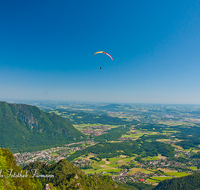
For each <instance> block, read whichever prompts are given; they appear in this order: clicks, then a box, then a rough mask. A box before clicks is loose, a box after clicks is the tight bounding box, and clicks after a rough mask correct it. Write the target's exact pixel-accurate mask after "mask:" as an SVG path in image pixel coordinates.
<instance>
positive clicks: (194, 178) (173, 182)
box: [154, 173, 200, 190]
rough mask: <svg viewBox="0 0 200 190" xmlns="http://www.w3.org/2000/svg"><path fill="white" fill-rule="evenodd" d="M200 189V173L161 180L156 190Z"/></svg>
mask: <svg viewBox="0 0 200 190" xmlns="http://www.w3.org/2000/svg"><path fill="white" fill-rule="evenodd" d="M190 189H191V190H199V189H200V173H196V174H192V175H189V176H185V177H180V178H173V179H167V180H164V181H162V182H160V183H159V184H158V185H157V186H156V187H155V188H154V190H190Z"/></svg>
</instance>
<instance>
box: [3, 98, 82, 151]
mask: <svg viewBox="0 0 200 190" xmlns="http://www.w3.org/2000/svg"><path fill="white" fill-rule="evenodd" d="M84 138H85V136H84V135H83V134H82V133H81V132H80V131H78V130H77V129H75V128H74V127H73V125H72V124H71V123H69V122H68V121H67V120H66V119H65V118H62V117H60V116H58V115H56V114H52V113H51V114H50V113H46V112H43V111H41V110H40V109H39V108H37V107H35V106H30V105H25V104H8V103H6V102H0V147H2V148H9V149H10V150H11V151H12V152H23V151H34V150H41V149H45V148H49V147H52V146H61V145H63V144H66V143H70V142H75V141H79V140H81V139H82V140H83V139H84Z"/></svg>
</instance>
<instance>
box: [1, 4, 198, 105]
mask: <svg viewBox="0 0 200 190" xmlns="http://www.w3.org/2000/svg"><path fill="white" fill-rule="evenodd" d="M199 10H200V1H195V0H194V1H192V0H164V1H160V0H153V1H149V0H143V1H135V0H125V1H119V0H107V1H106V0H102V1H94V0H87V1H83V0H76V1H69V0H59V1H55V0H53V1H52V0H42V1H41V0H40V1H39V0H28V1H27V0H19V1H14V0H12V1H11V0H6V1H0V66H1V67H0V100H7V99H23V100H62V101H63V100H64V101H90V102H92V101H95V102H122V103H125V102H127V103H192V104H200V11H199ZM96 51H106V52H108V53H110V54H111V55H112V56H113V58H114V60H113V61H112V60H111V59H110V58H109V57H108V56H106V55H104V54H97V55H95V56H94V55H93V54H94V53H95V52H96ZM100 66H102V69H101V70H100V69H99V67H100Z"/></svg>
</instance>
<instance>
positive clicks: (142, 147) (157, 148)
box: [67, 141, 174, 161]
mask: <svg viewBox="0 0 200 190" xmlns="http://www.w3.org/2000/svg"><path fill="white" fill-rule="evenodd" d="M89 153H94V154H96V155H97V156H96V157H97V158H96V159H97V160H101V159H102V158H111V157H115V156H118V155H127V156H134V154H138V155H140V156H139V157H141V158H142V157H146V156H157V155H158V154H162V155H163V156H167V157H172V156H173V155H174V148H173V147H172V146H171V145H168V144H165V143H162V142H157V141H153V142H140V144H139V143H138V142H136V141H124V142H115V143H98V144H96V145H94V146H91V147H88V148H86V149H84V150H81V151H77V152H75V153H74V154H72V155H70V156H69V157H68V158H67V160H69V161H72V160H73V159H75V158H78V157H79V156H82V155H86V154H89Z"/></svg>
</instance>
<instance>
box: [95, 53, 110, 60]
mask: <svg viewBox="0 0 200 190" xmlns="http://www.w3.org/2000/svg"><path fill="white" fill-rule="evenodd" d="M97 53H104V54H106V55H108V56H109V57H110V58H111V59H112V60H113V58H112V56H111V55H110V54H109V53H106V52H105V51H97V52H96V53H95V54H97ZM95 54H94V55H95Z"/></svg>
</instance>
